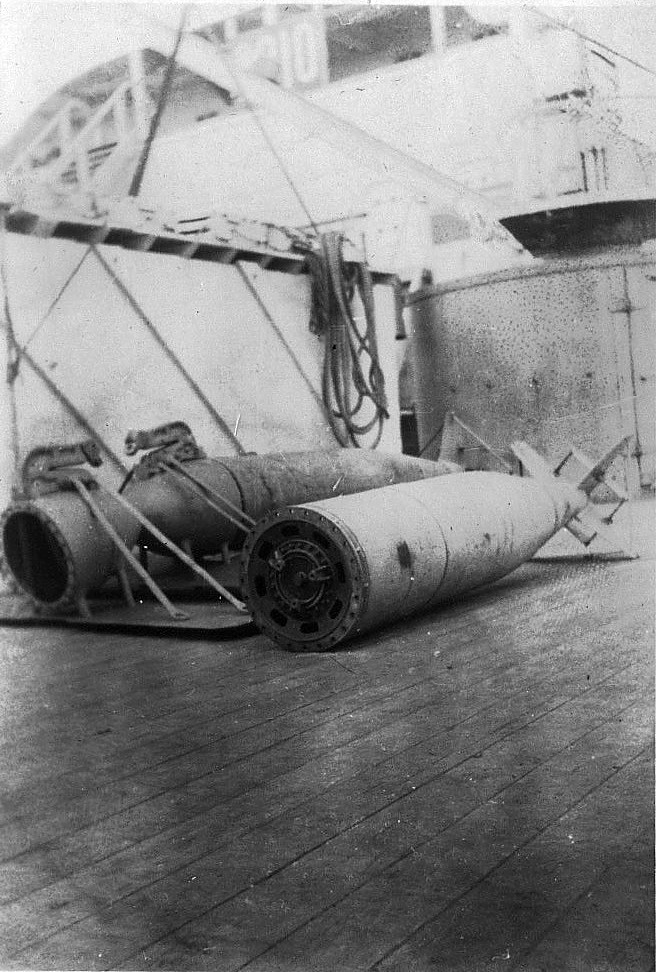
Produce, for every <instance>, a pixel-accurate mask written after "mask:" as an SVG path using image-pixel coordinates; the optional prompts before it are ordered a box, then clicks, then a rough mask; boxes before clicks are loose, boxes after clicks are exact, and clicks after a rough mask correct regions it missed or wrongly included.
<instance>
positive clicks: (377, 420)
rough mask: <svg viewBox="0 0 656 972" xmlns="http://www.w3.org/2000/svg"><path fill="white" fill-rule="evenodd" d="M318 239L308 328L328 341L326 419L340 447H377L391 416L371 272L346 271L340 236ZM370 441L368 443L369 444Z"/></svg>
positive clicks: (312, 267) (312, 256) (363, 268)
mask: <svg viewBox="0 0 656 972" xmlns="http://www.w3.org/2000/svg"><path fill="white" fill-rule="evenodd" d="M320 241H321V251H317V250H312V251H310V252H309V253H308V265H309V269H310V274H311V279H312V312H311V317H310V330H311V331H312V332H313V333H314V334H317V335H318V336H323V339H324V363H323V379H322V393H323V400H324V405H325V407H326V413H327V416H328V421H329V423H330V427H331V429H332V431H333V434H334V436H335V438H336V439H337V441H338V442H339V443H340V445H341V446H344V447H345V446H349V445H350V446H355V448H363V447H364V448H370V449H375V448H376V446H377V445H378V443H379V442H380V439H381V436H382V434H383V423H384V421H385V419H387V418H389V413H388V411H387V396H386V394H385V376H384V374H383V371H382V368H381V366H380V360H379V356H378V344H377V340H376V322H375V314H374V300H373V287H372V281H371V273H370V272H369V268H368V267H367V266H366V265H365V264H357V265H355V266H354V268H353V270H351V271H348V270H347V269H346V267H345V266H344V262H343V260H342V238H341V236H340V235H339V234H338V233H326V234H324V235H322V236H321V237H320ZM356 298H357V299H359V301H360V303H361V305H362V309H363V312H364V321H365V327H364V331H362V330H360V328H359V327H358V323H357V319H356V317H355V315H354V313H353V305H354V302H355V300H356ZM367 359H368V362H369V363H368V365H367V364H366V360H367ZM367 437H369V439H370V441H366V442H365V439H366V438H367Z"/></svg>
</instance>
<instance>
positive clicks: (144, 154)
mask: <svg viewBox="0 0 656 972" xmlns="http://www.w3.org/2000/svg"><path fill="white" fill-rule="evenodd" d="M187 9H188V8H187V7H184V8H183V10H182V15H181V17H180V24H179V26H178V31H177V34H176V35H175V42H174V44H173V50H172V52H171V56H170V57H169V59H168V61H167V63H166V70H165V72H164V78H163V80H162V86H161V88H160V92H159V98H158V99H157V107H156V109H155V114H154V115H153V118H152V121H151V123H150V128H149V130H148V135H147V136H146V140H145V142H144V144H143V148H142V150H141V154H140V156H139V161H138V162H137V167H136V169H135V171H134V175H133V176H132V181H131V183H130V188H129V189H128V196H138V195H139V191H140V189H141V183H142V182H143V177H144V173H145V171H146V165H147V164H148V159H149V157H150V150H151V148H152V145H153V142H154V140H155V136H156V135H157V132H158V130H159V126H160V122H161V120H162V116H163V114H164V109H165V108H166V104H167V102H168V100H169V94H170V92H171V86H172V84H173V76H174V74H175V68H176V63H175V62H176V58H177V56H178V50H179V48H180V43H181V41H182V36H183V34H184V27H185V22H186V20H187Z"/></svg>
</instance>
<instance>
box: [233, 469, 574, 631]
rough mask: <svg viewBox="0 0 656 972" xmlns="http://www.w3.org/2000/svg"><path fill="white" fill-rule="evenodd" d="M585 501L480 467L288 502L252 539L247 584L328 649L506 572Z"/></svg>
mask: <svg viewBox="0 0 656 972" xmlns="http://www.w3.org/2000/svg"><path fill="white" fill-rule="evenodd" d="M586 502H587V498H586V497H585V496H584V494H583V493H581V492H580V491H578V490H577V489H576V488H575V487H573V486H568V485H561V484H560V483H554V484H553V485H552V484H546V485H545V484H543V483H539V482H537V481H536V480H533V479H519V478H516V477H513V476H507V475H504V474H501V473H486V472H482V473H481V472H472V473H462V474H460V475H454V476H447V477H444V478H441V479H433V480H424V481H422V482H414V483H406V484H401V485H397V486H390V487H386V488H383V489H378V490H374V491H372V492H370V493H368V494H367V495H365V496H363V495H351V496H344V497H340V498H339V499H330V500H323V501H320V502H314V503H307V504H304V505H302V506H294V507H291V508H288V509H283V510H277V511H275V512H273V513H271V514H269V515H268V516H267V517H266V518H265V519H264V520H263V521H262V522H260V523H259V524H258V525H257V526H256V527H255V528H254V530H253V531H252V533H251V535H250V537H249V538H248V540H247V542H246V544H245V546H244V552H243V557H242V589H243V594H244V596H245V598H246V602H247V605H248V608H249V610H250V611H251V614H252V615H253V617H254V620H255V622H256V624H257V625H258V626H259V627H260V629H261V630H262V631H263V632H265V633H266V634H267V635H269V636H270V637H271V638H272V639H273V640H275V641H277V642H278V643H280V644H282V645H285V646H286V647H288V648H293V649H296V650H326V649H329V648H332V647H334V646H335V645H337V644H338V643H339V642H341V641H343V640H345V639H346V638H352V637H354V636H356V635H358V634H361V633H362V632H365V631H368V630H369V629H371V628H374V627H379V626H381V625H384V624H386V623H389V622H392V621H395V620H398V619H400V618H403V617H406V616H408V615H411V614H416V613H418V612H420V611H424V610H426V609H428V608H431V607H433V606H434V605H436V604H439V603H440V602H441V601H444V600H446V599H448V598H450V597H452V596H453V595H456V594H459V593H461V592H463V591H466V590H469V589H471V588H475V587H479V586H480V585H482V584H486V583H489V582H491V581H494V580H496V579H497V578H499V577H502V576H503V575H504V574H507V573H509V572H510V571H512V570H514V569H515V568H516V567H518V566H519V565H520V564H522V563H523V562H524V561H526V560H528V559H529V558H530V557H531V556H532V555H533V554H534V553H535V552H536V551H537V550H539V548H540V547H541V546H542V545H543V544H544V543H545V542H546V541H547V540H548V539H549V538H550V537H551V536H553V535H554V534H555V533H556V532H557V530H559V529H560V528H561V527H562V526H564V525H565V523H567V522H568V520H569V519H571V517H572V516H573V515H574V514H575V513H576V512H577V511H578V510H580V509H582V508H583V507H584V506H585V504H586Z"/></svg>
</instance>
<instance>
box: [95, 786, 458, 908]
mask: <svg viewBox="0 0 656 972" xmlns="http://www.w3.org/2000/svg"><path fill="white" fill-rule="evenodd" d="M438 782H439V788H440V789H443V788H444V782H443V781H441V782H440V781H438ZM341 804H342V801H341V800H340V801H338V804H337V805H338V807H339V806H341ZM395 814H396V809H394V810H393V812H392V817H394V815H395ZM328 819H329V821H331V820H332V815H329V818H328ZM409 824H410V820H409V817H408V811H407V807H406V810H405V815H404V826H403V833H404V835H405V837H407V836H408V835H409V834H410V833H411V830H410V827H409ZM294 825H295V827H296V830H297V831H298V826H300V827H301V831H300V833H303V828H304V827H305V825H306V822H305V820H304V819H303V818H301V819H300V821H299V823H298V824H297V822H296V819H295V820H294ZM266 830H267V831H268V833H266V834H265V833H263V832H260V833H259V834H256V835H255V836H254V837H251V839H250V840H249V841H244V840H242V841H241V842H240V843H241V845H242V849H244V848H245V851H246V861H252V862H255V861H259V862H260V863H264V862H267V861H268V863H269V869H271V868H273V869H275V866H276V863H278V862H276V861H275V860H273V861H272V860H271V853H272V849H273V851H274V853H282V854H283V859H284V854H285V853H286V850H285V844H286V842H288V840H289V835H290V823H289V821H286V820H282V821H278V824H277V830H276V826H275V825H274V826H273V827H269V828H266ZM418 836H420V835H415V837H418ZM285 838H286V839H285ZM297 839H298V835H297ZM315 839H316V824H315ZM415 842H416V841H415ZM377 851H378V855H377V861H379V858H380V847H378V848H377ZM329 856H330V859H331V862H332V866H334V859H335V852H334V845H333V846H331V848H330V855H329ZM336 859H337V860H338V861H342V860H346V861H347V862H348V864H349V866H350V867H352V862H353V856H352V854H351V853H349V854H347V855H345V856H342V855H337V857H336ZM206 863H207V862H197V866H196V867H194V868H193V870H194V871H196V872H199V873H195V874H192V875H191V876H192V877H194V878H195V879H196V880H198V879H199V878H200V876H201V873H202V869H203V867H204V866H205V864H206ZM234 863H235V860H234V853H233V855H232V861H231V864H232V865H233V867H234ZM247 871H248V868H246V871H245V872H241V871H237V872H236V874H235V873H234V871H233V875H232V876H233V877H236V878H237V880H240V879H241V880H243V878H244V875H245V874H246V873H247ZM189 873H190V874H191V871H189ZM322 874H323V875H324V877H325V874H326V866H325V865H324V862H323V861H321V863H320V864H319V870H318V872H314V873H313V875H312V883H315V882H316V881H317V878H319V882H318V883H319V884H320V885H321V886H322V887H323V886H324V885H323V884H322V882H321V880H320V877H321V875H322ZM252 876H257V875H255V873H254V872H251V877H252ZM264 876H265V877H266V874H265V875H264ZM225 877H226V875H225V873H222V874H221V880H220V881H219V882H217V876H216V874H215V873H214V868H213V867H212V869H211V871H210V876H209V877H208V881H207V884H208V887H207V888H204V887H203V885H202V884H199V885H198V889H199V891H200V893H201V894H202V895H203V900H204V901H205V902H206V901H207V900H208V898H207V896H208V895H209V896H210V897H211V896H212V895H215V894H217V893H222V894H225V891H226V889H225V885H224V883H223V882H224V881H225ZM261 879H262V876H261V875H260V880H261ZM188 880H191V878H188ZM180 881H181V876H180V875H179V876H178V878H177V879H176V882H175V884H174V885H173V888H175V887H176V886H179V884H180ZM329 887H330V883H329ZM221 888H223V890H221ZM195 890H196V889H194V891H195ZM162 893H163V894H164V897H165V898H168V897H169V892H168V891H163V892H162ZM193 899H195V894H194V895H192V899H191V900H189V899H187V900H186V901H185V902H184V903H182V904H180V903H176V905H175V908H174V912H175V914H176V915H177V916H178V918H180V917H182V916H183V914H184V911H185V909H186V907H187V906H188V907H189V908H190V910H191V911H192V912H193V910H194V909H195V908H197V907H198V904H197V902H196V901H195V900H193ZM313 906H316V902H314V905H313ZM130 907H131V908H133V907H134V901H133V902H132V903H131V906H130ZM115 910H116V909H115ZM106 920H108V921H109V920H111V919H110V915H109V914H107V915H106Z"/></svg>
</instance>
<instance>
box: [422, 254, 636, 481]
mask: <svg viewBox="0 0 656 972" xmlns="http://www.w3.org/2000/svg"><path fill="white" fill-rule="evenodd" d="M650 273H651V274H652V275H653V273H654V258H653V256H651V257H650V256H647V255H646V254H645V253H644V251H640V250H639V249H633V250H626V251H622V252H621V253H620V254H619V255H616V256H612V257H611V256H605V257H596V258H587V259H584V258H579V257H573V258H571V259H568V260H559V261H553V262H550V263H548V264H545V265H543V266H541V267H538V268H531V269H528V270H527V269H526V268H519V269H517V270H505V271H502V272H501V273H497V274H489V275H485V276H480V277H476V278H472V279H469V280H462V281H456V282H454V283H453V284H448V285H444V286H438V287H434V288H432V289H431V290H430V291H426V292H424V293H423V294H417V295H415V296H414V298H413V299H412V303H411V311H412V312H411V326H410V333H409V340H410V354H411V359H412V363H413V372H414V390H415V395H416V411H417V424H418V432H419V446H420V449H421V448H422V446H425V445H426V444H427V443H428V442H429V441H430V440H431V438H432V439H433V440H434V441H433V443H432V444H431V445H430V446H428V447H427V448H426V451H425V452H424V455H426V456H433V455H436V454H437V451H438V449H439V442H440V439H439V435H437V436H436V434H435V433H436V432H437V431H438V430H439V427H440V425H441V423H442V422H443V420H444V415H445V413H446V411H447V410H449V409H451V410H453V411H454V412H455V413H456V414H457V415H458V416H459V417H460V418H461V419H462V420H463V421H464V422H466V423H467V424H468V425H470V426H471V427H472V428H473V429H475V430H476V431H477V432H478V433H479V434H480V435H481V436H482V437H483V438H484V439H486V440H487V441H488V442H489V443H490V445H492V446H493V447H495V448H496V449H498V450H499V451H501V452H502V451H503V450H504V449H505V447H507V445H508V442H509V441H510V440H511V439H512V438H514V437H520V438H524V439H528V440H529V441H531V442H532V443H533V444H534V445H536V446H537V448H538V449H539V450H540V451H543V452H544V453H546V454H547V455H549V456H553V457H558V456H559V455H563V454H564V453H566V452H567V451H568V450H569V448H570V445H571V444H572V443H574V444H575V445H576V446H578V447H579V448H580V449H583V450H584V451H586V452H589V453H590V454H591V456H596V455H598V454H600V453H604V452H605V451H606V450H607V449H608V448H610V446H611V445H612V444H613V442H615V441H617V440H618V439H619V438H621V437H622V436H624V435H626V434H631V435H633V436H634V437H635V436H637V440H638V442H639V449H638V451H639V453H640V454H639V455H635V454H634V455H633V456H632V457H631V458H630V460H629V461H628V462H627V464H626V469H625V479H626V485H628V487H629V489H630V491H631V492H632V493H634V494H635V493H636V492H637V491H638V490H639V488H640V485H643V486H646V485H649V484H653V481H654V477H653V465H654V438H653V427H652V421H651V416H650V409H649V406H648V405H647V404H646V400H647V396H648V394H649V392H650V390H651V388H652V386H653V381H654V379H653V371H654V369H653V328H652V324H651V323H650V322H651V321H653V293H651V294H650V293H649V286H648V282H649V274H650ZM651 289H652V291H653V284H652V285H651ZM627 301H628V304H627ZM627 312H628V316H629V318H630V320H629V322H628V324H627ZM629 325H630V327H629ZM647 348H649V349H650V351H649V353H648V352H647V350H646V349H647ZM650 355H651V358H650ZM638 359H639V360H640V363H641V364H642V362H643V361H644V368H643V369H642V371H641V370H640V368H637V369H636V361H637V360H638ZM649 361H651V364H649ZM643 371H644V375H643V378H644V380H643V379H641V378H640V377H639V375H642V374H643ZM650 376H651V377H650ZM650 383H651V384H650ZM634 452H635V450H634Z"/></svg>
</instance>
